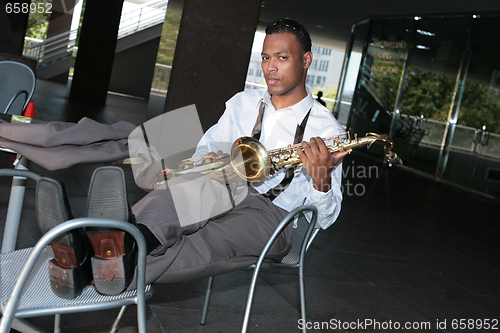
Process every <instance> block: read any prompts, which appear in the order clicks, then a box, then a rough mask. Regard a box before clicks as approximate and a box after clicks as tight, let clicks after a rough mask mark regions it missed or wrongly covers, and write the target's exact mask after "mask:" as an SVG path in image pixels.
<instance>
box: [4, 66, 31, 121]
mask: <svg viewBox="0 0 500 333" xmlns="http://www.w3.org/2000/svg"><path fill="white" fill-rule="evenodd" d="M0 77H1V78H2V80H0V113H8V114H12V115H18V116H22V115H24V110H26V106H27V105H28V103H29V101H30V100H31V97H32V96H33V92H34V91H35V74H33V71H32V70H31V68H29V67H28V66H26V65H25V64H22V63H20V62H16V61H0Z"/></svg>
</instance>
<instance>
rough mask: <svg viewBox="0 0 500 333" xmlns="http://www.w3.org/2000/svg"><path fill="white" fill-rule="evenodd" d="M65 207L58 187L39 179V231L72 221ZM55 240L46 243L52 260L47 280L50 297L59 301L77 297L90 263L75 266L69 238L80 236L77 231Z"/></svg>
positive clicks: (79, 232) (59, 186)
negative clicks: (54, 296) (53, 295)
mask: <svg viewBox="0 0 500 333" xmlns="http://www.w3.org/2000/svg"><path fill="white" fill-rule="evenodd" d="M67 206H69V204H68V203H67V198H66V197H65V195H64V192H63V191H62V187H61V185H60V184H59V183H58V182H56V181H55V180H52V179H46V178H44V179H41V180H40V181H39V183H38V185H37V214H38V216H37V218H38V221H39V226H40V229H41V230H42V232H44V233H46V232H47V231H49V230H50V229H52V228H54V227H55V226H57V225H59V224H61V223H63V222H66V221H68V220H70V219H71V218H72V215H71V214H70V212H68V209H67V208H66V207H67ZM70 233H71V235H70V234H65V235H63V236H61V237H59V238H58V239H57V240H54V241H52V242H50V246H51V248H52V252H53V254H54V258H53V259H51V260H50V261H49V268H48V270H49V280H50V286H51V288H52V291H53V292H54V294H56V295H57V296H58V297H60V298H63V299H73V298H75V297H77V296H78V295H80V294H81V293H82V291H83V289H84V288H85V287H86V286H87V285H89V284H90V282H91V276H90V274H89V272H90V265H89V264H90V261H89V260H87V259H84V260H83V262H82V263H81V264H79V263H78V260H77V256H76V253H75V249H74V248H73V247H72V246H71V240H70V237H73V239H75V237H81V238H82V242H83V241H84V237H85V236H84V235H83V233H81V231H80V230H73V231H70Z"/></svg>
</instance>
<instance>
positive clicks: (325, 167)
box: [297, 137, 348, 192]
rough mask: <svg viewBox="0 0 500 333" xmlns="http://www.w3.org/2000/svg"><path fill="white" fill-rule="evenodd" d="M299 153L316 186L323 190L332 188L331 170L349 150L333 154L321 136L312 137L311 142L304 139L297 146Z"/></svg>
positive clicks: (317, 188)
mask: <svg viewBox="0 0 500 333" xmlns="http://www.w3.org/2000/svg"><path fill="white" fill-rule="evenodd" d="M297 153H298V154H299V157H300V160H301V161H302V164H303V165H304V169H306V171H307V173H308V174H309V175H310V176H311V177H312V179H313V186H314V188H315V189H316V190H318V191H322V192H328V191H329V190H330V188H331V171H332V169H333V168H334V167H335V166H336V165H337V164H338V163H339V162H340V160H342V158H344V156H346V155H347V154H348V152H346V151H343V152H339V153H336V154H335V155H331V154H330V152H329V151H328V148H327V147H326V144H325V142H324V141H323V139H321V138H320V137H316V138H311V141H310V142H309V144H307V142H305V141H302V144H301V146H299V147H297Z"/></svg>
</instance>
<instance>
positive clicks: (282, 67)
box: [262, 19, 312, 108]
mask: <svg viewBox="0 0 500 333" xmlns="http://www.w3.org/2000/svg"><path fill="white" fill-rule="evenodd" d="M310 50H311V39H310V37H309V33H308V32H307V30H306V29H305V28H304V27H303V26H302V25H301V24H300V23H298V22H296V21H293V20H290V19H279V20H276V21H274V22H272V23H271V24H270V25H269V26H268V27H267V29H266V38H265V39H264V45H263V48H262V71H263V73H264V77H265V79H266V83H267V87H268V91H269V93H270V94H271V95H272V101H273V104H274V106H275V107H277V108H282V107H288V106H291V105H293V104H295V103H298V102H299V101H300V100H302V99H303V98H304V97H306V96H307V92H306V89H305V81H306V77H307V69H308V68H309V65H310V64H311V62H312V53H311V51H310Z"/></svg>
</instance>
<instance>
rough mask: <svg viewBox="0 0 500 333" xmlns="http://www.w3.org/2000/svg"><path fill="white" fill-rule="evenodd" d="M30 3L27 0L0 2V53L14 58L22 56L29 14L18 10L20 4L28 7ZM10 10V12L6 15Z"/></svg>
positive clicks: (3, 0)
mask: <svg viewBox="0 0 500 333" xmlns="http://www.w3.org/2000/svg"><path fill="white" fill-rule="evenodd" d="M30 2H31V1H29V0H20V1H12V0H2V1H0V6H2V7H0V53H4V54H8V55H15V56H21V55H22V54H23V46H24V35H26V26H27V25H28V17H29V13H22V11H19V10H18V9H19V8H20V7H21V6H22V4H25V5H28V6H29V4H30ZM14 5H16V8H14ZM10 10H12V12H11V13H7V11H10ZM16 11H19V13H16Z"/></svg>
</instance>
